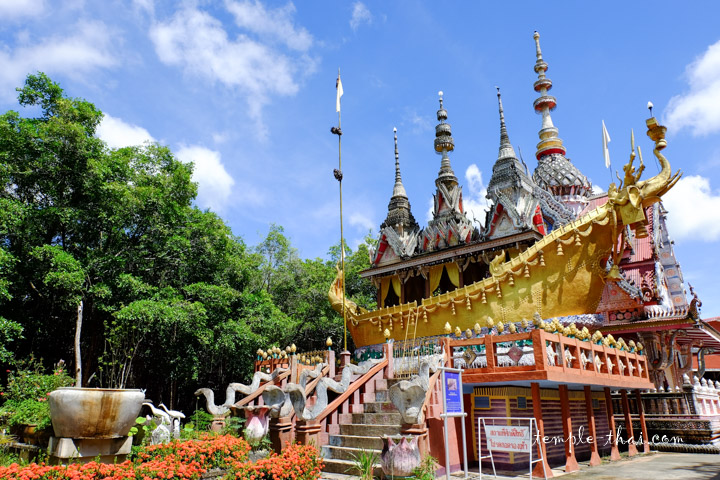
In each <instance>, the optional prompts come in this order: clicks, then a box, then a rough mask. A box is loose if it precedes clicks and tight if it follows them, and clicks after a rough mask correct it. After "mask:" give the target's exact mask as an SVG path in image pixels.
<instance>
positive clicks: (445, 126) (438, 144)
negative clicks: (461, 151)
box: [435, 90, 455, 158]
mask: <svg viewBox="0 0 720 480" xmlns="http://www.w3.org/2000/svg"><path fill="white" fill-rule="evenodd" d="M438 96H439V97H440V109H439V110H438V111H437V119H438V122H440V123H439V124H438V125H437V126H436V127H435V151H436V152H437V153H439V154H441V155H442V156H443V158H444V157H446V156H447V152H452V151H453V149H454V148H455V143H454V142H453V138H452V131H451V128H450V124H449V123H445V120H447V118H448V112H447V110H445V107H444V106H443V92H442V90H440V91H439V92H438Z"/></svg>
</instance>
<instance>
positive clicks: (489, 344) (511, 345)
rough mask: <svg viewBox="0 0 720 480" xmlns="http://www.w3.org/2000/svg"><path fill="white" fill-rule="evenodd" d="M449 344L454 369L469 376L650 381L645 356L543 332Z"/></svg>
mask: <svg viewBox="0 0 720 480" xmlns="http://www.w3.org/2000/svg"><path fill="white" fill-rule="evenodd" d="M447 342H448V349H449V351H448V353H449V354H450V358H452V363H453V366H454V367H456V368H463V369H464V370H467V373H469V374H483V373H488V374H491V373H513V372H517V373H522V372H531V371H546V372H563V373H567V374H573V373H574V374H579V375H584V376H594V377H605V378H622V379H627V380H631V379H642V380H645V382H644V383H645V384H647V383H648V382H649V381H650V379H649V372H648V363H647V357H645V356H644V355H641V354H638V353H634V352H628V351H625V350H622V349H617V348H612V347H606V346H603V345H598V344H595V343H592V342H589V341H582V340H579V339H576V338H571V337H566V336H564V335H559V334H553V333H548V332H545V331H543V330H540V329H534V330H532V331H529V332H522V333H514V334H506V335H485V336H483V337H478V338H469V339H452V338H448V340H447Z"/></svg>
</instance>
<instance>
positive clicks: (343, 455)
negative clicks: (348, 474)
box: [322, 445, 381, 473]
mask: <svg viewBox="0 0 720 480" xmlns="http://www.w3.org/2000/svg"><path fill="white" fill-rule="evenodd" d="M363 450H365V452H367V453H375V455H376V456H377V461H378V462H380V453H381V450H380V449H374V448H365V449H362V448H352V447H336V446H333V445H323V447H322V456H323V458H325V459H326V460H330V459H332V460H348V461H350V462H353V464H354V462H355V459H356V458H357V457H359V456H360V455H361V454H362V451H363ZM340 473H343V472H340Z"/></svg>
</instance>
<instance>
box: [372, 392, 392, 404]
mask: <svg viewBox="0 0 720 480" xmlns="http://www.w3.org/2000/svg"><path fill="white" fill-rule="evenodd" d="M389 400H390V395H389V394H388V391H387V390H375V401H376V402H387V401H389Z"/></svg>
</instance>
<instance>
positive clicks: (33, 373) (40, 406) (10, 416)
mask: <svg viewBox="0 0 720 480" xmlns="http://www.w3.org/2000/svg"><path fill="white" fill-rule="evenodd" d="M42 369H43V367H42V365H41V364H40V362H38V361H36V360H35V359H34V358H32V357H31V358H30V360H29V361H28V362H26V363H24V364H23V363H19V364H18V368H17V370H16V371H14V372H12V371H10V370H8V372H7V373H8V381H7V385H6V386H5V389H4V390H3V391H1V392H0V399H2V401H4V403H2V407H0V418H3V419H4V421H5V422H7V424H8V425H10V426H13V425H37V427H38V429H43V428H48V427H49V426H50V407H49V406H48V403H47V397H48V395H50V392H52V391H53V390H55V389H57V388H59V387H69V386H71V385H73V384H74V383H75V381H74V380H73V379H72V378H71V377H69V376H68V375H67V373H65V370H64V365H63V363H61V362H59V363H58V364H57V365H56V366H55V368H54V369H53V373H52V374H50V375H46V374H44V373H43V372H42Z"/></svg>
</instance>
